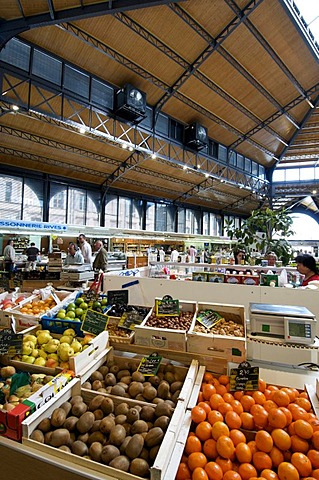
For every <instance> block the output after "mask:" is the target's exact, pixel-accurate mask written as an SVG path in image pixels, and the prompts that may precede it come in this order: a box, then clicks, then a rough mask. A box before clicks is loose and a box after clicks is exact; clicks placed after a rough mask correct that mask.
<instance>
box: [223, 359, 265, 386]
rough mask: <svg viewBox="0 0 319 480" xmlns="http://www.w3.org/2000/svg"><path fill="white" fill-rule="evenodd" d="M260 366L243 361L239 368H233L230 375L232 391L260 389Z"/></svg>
mask: <svg viewBox="0 0 319 480" xmlns="http://www.w3.org/2000/svg"><path fill="white" fill-rule="evenodd" d="M258 380H259V367H252V366H251V365H250V363H249V362H242V363H240V364H239V366H238V368H231V369H230V375H229V383H230V391H236V390H258Z"/></svg>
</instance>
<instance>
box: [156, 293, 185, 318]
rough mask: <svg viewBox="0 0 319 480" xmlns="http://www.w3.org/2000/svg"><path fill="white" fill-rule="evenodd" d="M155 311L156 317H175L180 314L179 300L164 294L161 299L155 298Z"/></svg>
mask: <svg viewBox="0 0 319 480" xmlns="http://www.w3.org/2000/svg"><path fill="white" fill-rule="evenodd" d="M155 313H156V316H157V317H176V316H178V315H179V314H180V309H179V300H173V298H172V297H171V296H170V295H165V296H164V297H163V298H162V300H160V299H158V298H157V299H156V300H155Z"/></svg>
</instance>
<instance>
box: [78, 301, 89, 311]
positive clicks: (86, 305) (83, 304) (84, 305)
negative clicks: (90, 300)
mask: <svg viewBox="0 0 319 480" xmlns="http://www.w3.org/2000/svg"><path fill="white" fill-rule="evenodd" d="M80 308H82V310H87V309H88V304H87V303H86V302H82V303H81V304H80Z"/></svg>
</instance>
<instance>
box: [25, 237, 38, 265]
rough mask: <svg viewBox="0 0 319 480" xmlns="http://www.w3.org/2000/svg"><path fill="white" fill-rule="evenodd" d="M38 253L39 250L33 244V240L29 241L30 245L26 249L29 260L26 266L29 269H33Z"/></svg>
mask: <svg viewBox="0 0 319 480" xmlns="http://www.w3.org/2000/svg"><path fill="white" fill-rule="evenodd" d="M39 253H40V250H39V249H38V247H36V246H35V243H34V242H31V244H30V247H28V248H27V250H26V254H27V256H28V262H29V264H28V267H29V269H30V270H35V268H36V265H37V259H38V255H39Z"/></svg>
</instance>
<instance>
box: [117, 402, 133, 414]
mask: <svg viewBox="0 0 319 480" xmlns="http://www.w3.org/2000/svg"><path fill="white" fill-rule="evenodd" d="M129 409H130V407H129V405H128V404H127V403H125V402H122V403H119V404H118V405H116V406H115V409H114V414H115V415H127V412H128V411H129Z"/></svg>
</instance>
